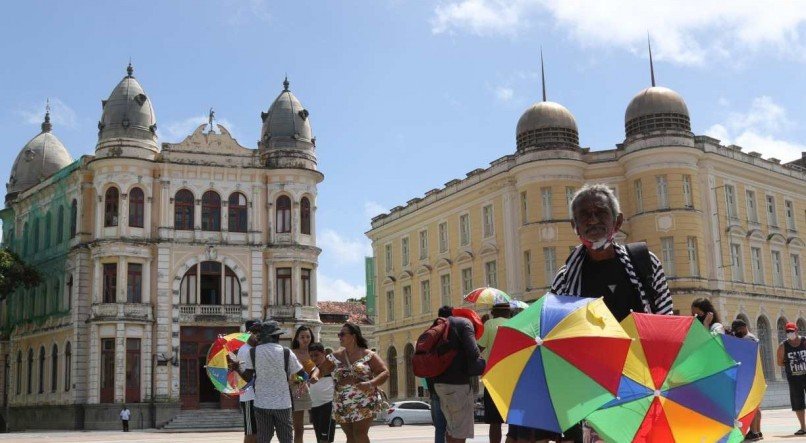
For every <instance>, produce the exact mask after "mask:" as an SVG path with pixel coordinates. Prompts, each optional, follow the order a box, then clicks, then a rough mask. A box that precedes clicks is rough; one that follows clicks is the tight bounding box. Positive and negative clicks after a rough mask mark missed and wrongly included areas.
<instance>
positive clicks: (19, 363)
mask: <svg viewBox="0 0 806 443" xmlns="http://www.w3.org/2000/svg"><path fill="white" fill-rule="evenodd" d="M20 394H22V351H17V395H20Z"/></svg>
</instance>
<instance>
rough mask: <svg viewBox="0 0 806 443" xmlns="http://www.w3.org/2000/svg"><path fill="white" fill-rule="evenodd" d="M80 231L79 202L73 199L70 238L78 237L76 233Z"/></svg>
mask: <svg viewBox="0 0 806 443" xmlns="http://www.w3.org/2000/svg"><path fill="white" fill-rule="evenodd" d="M77 231H78V202H77V201H76V200H75V199H73V203H71V204H70V238H73V237H75V236H76V232H77Z"/></svg>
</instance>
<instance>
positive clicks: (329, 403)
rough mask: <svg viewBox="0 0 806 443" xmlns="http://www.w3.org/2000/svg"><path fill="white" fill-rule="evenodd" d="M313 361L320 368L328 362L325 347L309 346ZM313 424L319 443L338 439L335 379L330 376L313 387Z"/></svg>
mask: <svg viewBox="0 0 806 443" xmlns="http://www.w3.org/2000/svg"><path fill="white" fill-rule="evenodd" d="M308 354H310V356H311V360H313V362H314V363H316V366H317V367H319V365H321V364H322V363H324V362H325V360H326V353H325V347H324V346H323V345H322V343H311V344H310V346H308ZM309 394H310V396H311V409H310V412H309V414H310V415H311V423H312V424H313V430H314V433H315V434H316V441H317V442H318V443H333V439H334V438H335V437H336V421H335V420H333V377H331V376H330V374H328V375H326V376H324V377H322V378H320V379H319V381H318V382H316V383H315V384H312V385H311V389H310V392H309Z"/></svg>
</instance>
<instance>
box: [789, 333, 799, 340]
mask: <svg viewBox="0 0 806 443" xmlns="http://www.w3.org/2000/svg"><path fill="white" fill-rule="evenodd" d="M786 338H788V339H789V340H794V339H796V338H798V333H797V332H787V333H786Z"/></svg>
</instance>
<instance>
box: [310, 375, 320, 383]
mask: <svg viewBox="0 0 806 443" xmlns="http://www.w3.org/2000/svg"><path fill="white" fill-rule="evenodd" d="M308 381H309V382H311V384H315V383H316V382H318V381H319V377H317V376H315V375H312V376H311V378H309V379H308Z"/></svg>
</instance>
